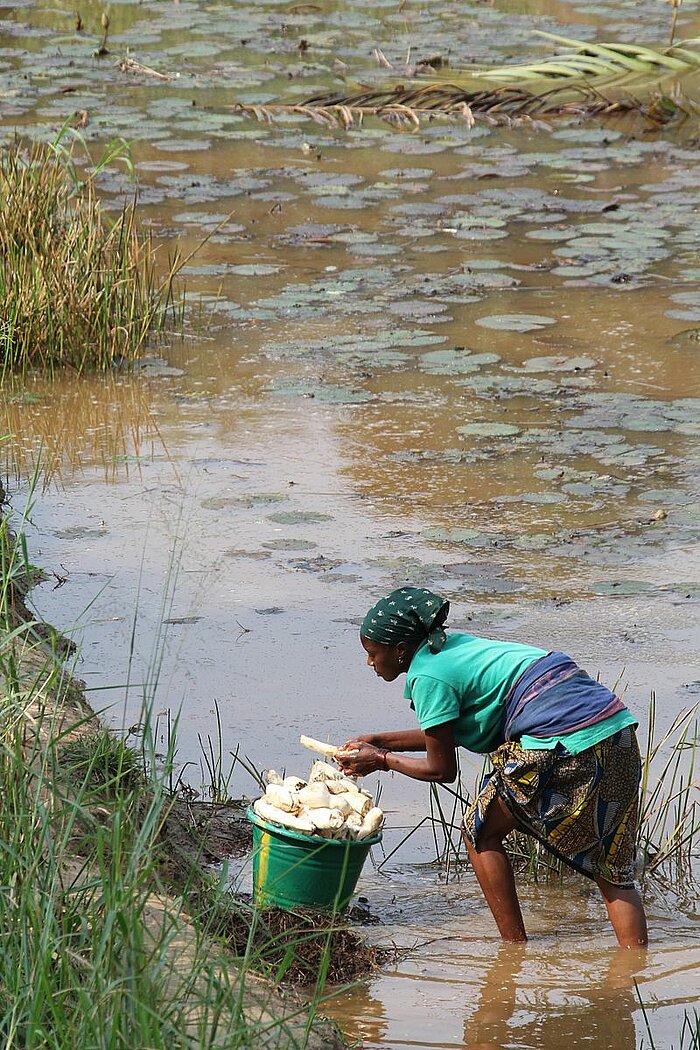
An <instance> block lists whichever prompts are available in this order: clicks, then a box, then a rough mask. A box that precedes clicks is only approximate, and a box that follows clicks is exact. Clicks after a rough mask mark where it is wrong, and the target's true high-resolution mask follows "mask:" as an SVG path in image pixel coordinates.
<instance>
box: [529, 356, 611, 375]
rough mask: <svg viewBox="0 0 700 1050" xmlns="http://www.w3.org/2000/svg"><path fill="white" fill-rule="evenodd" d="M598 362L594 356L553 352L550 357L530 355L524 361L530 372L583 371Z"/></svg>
mask: <svg viewBox="0 0 700 1050" xmlns="http://www.w3.org/2000/svg"><path fill="white" fill-rule="evenodd" d="M596 364H597V362H596V361H595V360H594V359H593V358H592V357H566V356H564V355H561V356H559V355H557V354H552V355H550V356H549V357H530V358H528V359H527V361H525V362H524V368H525V369H526V370H527V371H528V372H583V371H585V370H586V369H588V368H594V367H595V365H596Z"/></svg>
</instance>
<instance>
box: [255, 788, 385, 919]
mask: <svg viewBox="0 0 700 1050" xmlns="http://www.w3.org/2000/svg"><path fill="white" fill-rule="evenodd" d="M246 816H247V818H248V820H249V821H250V822H251V824H252V825H253V899H254V901H255V904H256V905H257V906H258V907H260V908H267V907H271V906H272V907H275V908H285V909H286V910H287V911H289V910H290V909H293V908H322V909H328V910H332V911H342V910H343V908H345V907H347V904H348V902H349V901H350V898H351V897H352V895H353V893H354V891H355V886H356V885H357V880H358V879H359V877H360V872H361V871H362V865H363V864H364V862H365V858H366V857H367V854H368V853H369V851H370V848H371V847H372V846H374V845H375V844H376V843H377V842H380V841H381V838H382V835H381V832H379V833H378V834H377V835H372V837H371V838H367V839H362V841H361V842H352V841H347V842H338V841H336V840H335V839H324V838H321V836H320V835H302V834H300V833H299V832H297V831H292V830H291V829H289V828H282V827H278V825H276V824H269V823H268V822H267V821H266V820H262V819H261V818H260V817H259V816H258V815H257V814H256V813H255V812H254V811H253V809H252V808H249V809H248V810H247V812H246Z"/></svg>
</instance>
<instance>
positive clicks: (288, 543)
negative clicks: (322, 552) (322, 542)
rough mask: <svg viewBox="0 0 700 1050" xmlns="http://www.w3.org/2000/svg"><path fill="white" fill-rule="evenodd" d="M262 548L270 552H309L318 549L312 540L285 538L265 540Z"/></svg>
mask: <svg viewBox="0 0 700 1050" xmlns="http://www.w3.org/2000/svg"><path fill="white" fill-rule="evenodd" d="M263 547H265V548H266V549H267V550H271V551H310V550H314V548H315V547H318V544H317V543H314V542H313V541H312V540H302V539H294V538H290V537H287V538H284V539H279V540H267V541H266V542H264V543H263Z"/></svg>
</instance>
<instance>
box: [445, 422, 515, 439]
mask: <svg viewBox="0 0 700 1050" xmlns="http://www.w3.org/2000/svg"><path fill="white" fill-rule="evenodd" d="M457 433H458V434H464V435H465V436H466V437H472V436H473V437H511V436H512V435H514V434H519V433H520V427H515V426H513V424H512V423H467V424H466V425H465V426H463V427H457Z"/></svg>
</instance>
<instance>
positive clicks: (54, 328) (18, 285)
mask: <svg viewBox="0 0 700 1050" xmlns="http://www.w3.org/2000/svg"><path fill="white" fill-rule="evenodd" d="M118 156H119V153H118V149H117V148H114V149H108V151H107V154H106V156H105V157H104V158H103V160H102V161H101V162H100V163H98V164H97V165H96V166H95V167H93V169H92V170H91V171H89V172H88V173H86V174H85V175H84V176H83V177H82V178H80V177H79V176H78V174H77V169H76V165H75V162H74V160H73V154H72V151H70V150H68V149H66V148H65V147H64V146H63V145H62V142H61V139H60V137H59V140H57V142H56V143H54V144H53V145H50V146H47V145H43V144H34V145H31V146H27V147H25V146H23V145H21V144H19V143H16V144H14V145H12V146H10V147H8V148H5V149H3V150H2V151H1V152H0V362H1V365H2V375H3V377H4V376H5V375H6V374H7V373H8V372H10V371H21V372H26V371H27V370H29V369H41V370H45V371H51V370H53V369H56V368H62V367H68V368H71V369H74V370H76V371H78V372H81V371H83V370H84V369H86V368H92V369H99V370H106V369H109V368H111V367H113V366H114V365H120V366H121V365H124V364H127V365H128V364H129V363H130V362H133V360H134V359H135V358H136V357H137V356H138V354H139V353H140V352H141V350H142V349H143V347H144V346H145V345H146V343H147V342H148V341H149V340H150V339H153V338H154V337H155V336H157V335H158V334H159V333H163V332H164V331H165V330H166V329H167V328H168V326H169V325H172V324H174V323H177V322H178V319H179V316H180V313H179V307H178V306H177V304H176V301H175V297H174V290H173V281H174V279H175V276H176V274H177V272H178V269H179V265H180V263H179V261H178V260H177V259H175V261H174V262H170V263H169V264H167V265H166V266H165V267H164V272H163V273H162V274H161V273H160V272H159V267H158V266H157V263H156V248H155V246H154V244H153V242H152V238H151V235H150V233H148V232H145V231H144V230H143V229H142V228H141V226H140V224H139V221H138V218H137V211H136V199H135V197H134V198H133V199H132V200H130V201H128V202H127V203H125V204H124V206H123V207H122V210H121V211H120V212H119V213H118V214H117V215H116V217H110V216H109V215H108V214H107V213H106V211H105V208H104V206H103V204H102V202H101V201H100V199H99V197H98V195H97V190H96V186H95V175H96V172H97V171H99V170H100V168H101V166H103V165H104V164H106V163H110V162H113V161H114V160H115V159H116V158H117V157H118Z"/></svg>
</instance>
